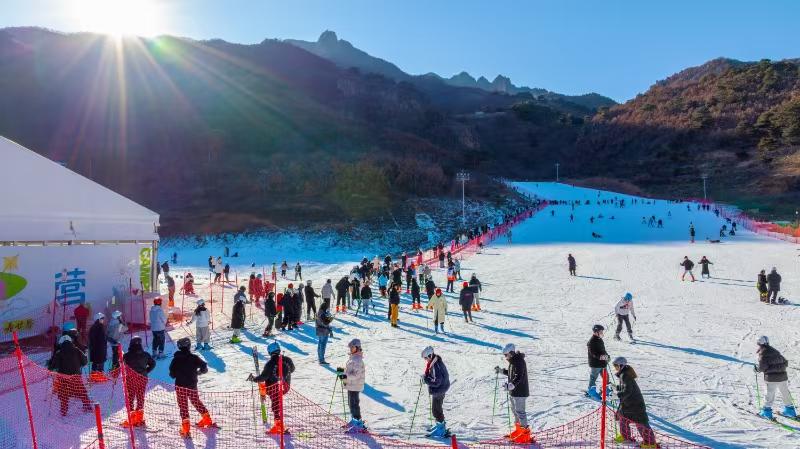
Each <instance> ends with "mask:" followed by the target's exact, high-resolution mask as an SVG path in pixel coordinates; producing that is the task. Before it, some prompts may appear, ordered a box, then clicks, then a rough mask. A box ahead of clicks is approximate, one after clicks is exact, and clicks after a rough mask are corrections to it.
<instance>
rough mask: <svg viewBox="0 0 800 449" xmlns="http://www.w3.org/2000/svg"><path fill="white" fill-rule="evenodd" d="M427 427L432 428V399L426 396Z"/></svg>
mask: <svg viewBox="0 0 800 449" xmlns="http://www.w3.org/2000/svg"><path fill="white" fill-rule="evenodd" d="M428 427H433V399H432V396H431V395H428Z"/></svg>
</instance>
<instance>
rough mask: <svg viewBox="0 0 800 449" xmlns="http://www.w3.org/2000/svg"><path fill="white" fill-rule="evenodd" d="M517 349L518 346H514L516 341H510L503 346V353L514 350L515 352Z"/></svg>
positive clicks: (506, 353) (509, 352)
mask: <svg viewBox="0 0 800 449" xmlns="http://www.w3.org/2000/svg"><path fill="white" fill-rule="evenodd" d="M516 350H517V347H516V346H514V343H509V344H507V345H505V347H504V348H503V355H508V354H511V353H512V352H514V351H516Z"/></svg>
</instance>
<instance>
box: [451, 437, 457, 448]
mask: <svg viewBox="0 0 800 449" xmlns="http://www.w3.org/2000/svg"><path fill="white" fill-rule="evenodd" d="M450 447H451V448H452V449H458V440H456V436H455V435H450Z"/></svg>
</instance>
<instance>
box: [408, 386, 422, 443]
mask: <svg viewBox="0 0 800 449" xmlns="http://www.w3.org/2000/svg"><path fill="white" fill-rule="evenodd" d="M420 396H422V379H420V380H419V391H418V392H417V402H415V403H414V414H413V415H411V427H409V428H408V438H406V439H409V438H411V431H412V430H413V429H414V420H415V419H416V418H417V406H418V405H419V398H420Z"/></svg>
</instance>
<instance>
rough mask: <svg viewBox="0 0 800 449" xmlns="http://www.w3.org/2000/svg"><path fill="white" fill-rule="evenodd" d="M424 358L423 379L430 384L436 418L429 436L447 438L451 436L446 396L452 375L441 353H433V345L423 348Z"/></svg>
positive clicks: (429, 389) (432, 408) (426, 383)
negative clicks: (446, 414)
mask: <svg viewBox="0 0 800 449" xmlns="http://www.w3.org/2000/svg"><path fill="white" fill-rule="evenodd" d="M422 358H423V359H425V362H426V363H425V372H424V373H423V375H422V381H423V382H424V383H425V385H427V386H428V394H430V395H431V413H432V414H433V418H434V419H436V425H435V426H433V428H432V429H431V430H430V432H428V436H429V437H434V438H446V437H448V436H450V430H448V429H447V423H446V422H445V419H444V410H443V409H442V406H443V405H444V397H445V394H447V390H448V389H449V388H450V376H449V375H448V373H447V367H446V366H445V365H444V361H442V358H441V357H439V355H437V354H434V353H433V347H432V346H428V347H426V348H425V349H423V350H422Z"/></svg>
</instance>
